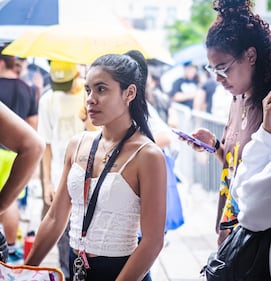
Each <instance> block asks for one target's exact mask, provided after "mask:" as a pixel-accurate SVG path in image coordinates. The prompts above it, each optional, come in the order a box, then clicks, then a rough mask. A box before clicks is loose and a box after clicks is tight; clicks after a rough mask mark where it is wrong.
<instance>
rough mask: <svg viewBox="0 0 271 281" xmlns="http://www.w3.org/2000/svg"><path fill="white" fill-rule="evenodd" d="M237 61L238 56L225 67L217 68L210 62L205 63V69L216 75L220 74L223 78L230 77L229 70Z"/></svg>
mask: <svg viewBox="0 0 271 281" xmlns="http://www.w3.org/2000/svg"><path fill="white" fill-rule="evenodd" d="M236 61H237V58H234V59H233V60H232V61H231V62H229V64H228V65H227V66H226V67H224V68H223V69H216V68H215V67H211V66H210V65H209V64H207V65H205V67H204V68H205V69H206V70H207V71H208V72H209V73H213V74H216V75H219V76H221V77H223V78H228V75H227V73H226V72H227V71H229V69H230V68H231V67H232V65H233V64H234V63H235V62H236Z"/></svg>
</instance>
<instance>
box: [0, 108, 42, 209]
mask: <svg viewBox="0 0 271 281" xmlns="http://www.w3.org/2000/svg"><path fill="white" fill-rule="evenodd" d="M0 122H1V130H0V143H1V144H3V145H4V146H5V147H7V148H8V149H10V150H12V151H14V152H16V153H17V156H16V158H15V160H14V162H13V166H12V169H11V173H10V176H9V178H8V180H7V182H6V184H5V185H4V187H3V189H2V191H1V193H0V213H2V212H3V211H5V210H6V208H7V207H8V206H9V205H10V204H11V203H12V202H13V201H14V200H15V199H16V198H17V196H18V195H19V194H20V192H21V190H22V189H23V188H24V187H25V185H26V184H27V182H28V181H29V179H30V178H31V176H32V174H33V173H34V171H35V169H36V168H37V165H38V163H39V161H40V159H41V157H42V153H43V151H44V143H43V141H42V140H41V138H40V136H39V135H38V134H37V133H36V131H35V130H34V129H32V128H31V127H30V126H29V125H28V124H27V123H26V122H25V121H24V120H22V119H21V118H20V117H19V116H17V115H16V114H15V113H14V112H12V111H11V110H10V109H8V108H7V107H6V106H5V105H4V104H3V103H0Z"/></svg>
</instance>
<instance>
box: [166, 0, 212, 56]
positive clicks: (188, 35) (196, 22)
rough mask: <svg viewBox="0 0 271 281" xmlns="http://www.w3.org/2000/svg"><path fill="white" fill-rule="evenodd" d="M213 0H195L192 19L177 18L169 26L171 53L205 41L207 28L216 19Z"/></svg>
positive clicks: (168, 35) (168, 37)
mask: <svg viewBox="0 0 271 281" xmlns="http://www.w3.org/2000/svg"><path fill="white" fill-rule="evenodd" d="M215 16H216V14H215V12H214V11H213V9H212V1H211V0H193V4H192V7H191V19H190V20H189V21H188V22H187V21H180V20H177V21H176V22H175V23H174V24H172V25H171V26H168V27H167V39H168V42H169V49H170V51H171V53H175V52H177V51H179V50H181V49H183V48H185V47H187V46H190V45H192V44H196V43H201V42H204V40H205V37H206V34H207V30H208V28H209V26H210V25H211V23H212V22H213V21H214V19H215Z"/></svg>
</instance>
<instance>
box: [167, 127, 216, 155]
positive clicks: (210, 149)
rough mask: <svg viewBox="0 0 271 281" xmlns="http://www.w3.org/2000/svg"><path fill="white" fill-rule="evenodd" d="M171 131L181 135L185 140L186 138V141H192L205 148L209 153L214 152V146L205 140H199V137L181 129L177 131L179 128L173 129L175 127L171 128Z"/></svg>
mask: <svg viewBox="0 0 271 281" xmlns="http://www.w3.org/2000/svg"><path fill="white" fill-rule="evenodd" d="M172 131H173V132H174V133H175V134H177V135H178V136H180V137H182V138H183V139H185V140H188V141H192V142H193V143H194V144H196V145H198V146H200V147H202V148H203V149H205V150H206V151H208V152H210V153H214V152H215V148H214V147H212V146H210V145H208V144H207V143H205V142H202V141H200V140H199V139H196V138H194V137H192V136H190V135H188V134H186V133H184V132H182V131H179V130H175V129H172Z"/></svg>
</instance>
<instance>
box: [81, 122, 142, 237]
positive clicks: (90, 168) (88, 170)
mask: <svg viewBox="0 0 271 281" xmlns="http://www.w3.org/2000/svg"><path fill="white" fill-rule="evenodd" d="M136 129H137V127H136V126H135V125H134V124H132V125H131V127H130V128H129V129H128V131H127V133H126V134H125V136H124V138H123V139H122V140H121V141H120V142H119V144H118V146H117V147H116V148H115V149H114V151H113V153H112V154H111V156H110V158H109V160H108V162H107V163H106V164H105V167H104V169H103V171H102V173H101V175H100V177H99V179H98V182H97V184H96V186H95V189H94V191H93V193H92V196H91V198H90V201H89V204H88V208H87V212H86V213H85V214H84V220H83V227H82V237H85V236H86V234H87V230H88V227H89V225H90V222H91V220H92V217H93V214H94V209H95V206H96V203H97V199H98V194H99V191H100V187H101V185H102V183H103V180H104V178H105V176H106V174H107V173H108V172H109V171H110V169H111V167H112V166H113V163H114V161H115V160H116V158H117V156H118V155H119V153H120V151H121V149H122V147H123V144H124V142H125V141H126V140H128V139H129V138H130V137H131V136H132V135H133V134H134V133H135V131H136ZM101 137H102V134H100V135H98V136H97V137H96V138H95V139H94V141H93V144H92V147H91V150H90V154H89V157H88V162H87V168H86V174H85V185H84V199H85V202H86V199H87V196H88V189H89V187H90V181H91V176H92V171H93V164H94V156H95V153H96V151H97V148H98V144H99V141H100V139H101Z"/></svg>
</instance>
